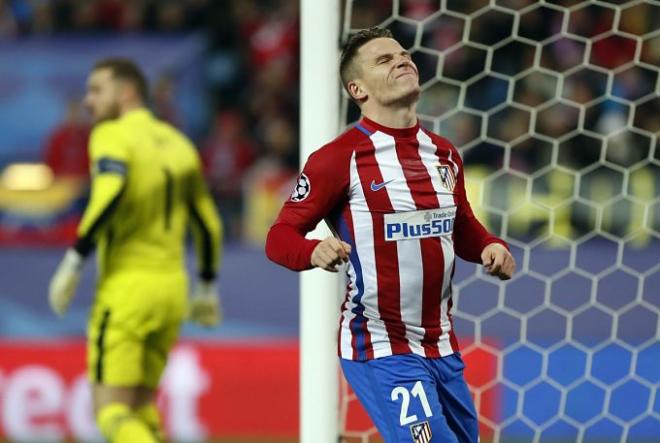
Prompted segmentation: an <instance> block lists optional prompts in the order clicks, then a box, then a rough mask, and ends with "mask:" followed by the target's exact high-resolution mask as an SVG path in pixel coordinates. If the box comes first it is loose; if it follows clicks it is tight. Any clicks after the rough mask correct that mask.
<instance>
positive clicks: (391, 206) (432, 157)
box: [349, 137, 458, 213]
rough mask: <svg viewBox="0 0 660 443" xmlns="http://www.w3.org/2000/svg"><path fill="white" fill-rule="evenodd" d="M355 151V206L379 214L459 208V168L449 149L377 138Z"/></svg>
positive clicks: (352, 189) (352, 197)
mask: <svg viewBox="0 0 660 443" xmlns="http://www.w3.org/2000/svg"><path fill="white" fill-rule="evenodd" d="M360 148H361V149H358V150H356V151H355V153H354V157H353V160H352V165H351V186H350V191H349V200H350V202H351V206H353V207H356V208H361V209H364V210H368V211H369V212H372V213H373V212H375V213H392V212H408V211H416V210H424V209H436V208H448V207H454V206H455V205H456V203H455V199H454V190H455V186H456V176H457V172H458V171H457V165H456V163H454V162H453V161H452V159H451V158H450V157H451V153H450V151H449V150H448V149H444V150H443V149H442V148H439V147H438V146H436V145H434V144H433V143H431V142H425V141H421V140H416V139H404V140H395V139H394V138H392V137H389V138H388V137H381V138H380V139H379V138H377V139H376V140H375V142H374V143H373V144H372V146H362V147H360Z"/></svg>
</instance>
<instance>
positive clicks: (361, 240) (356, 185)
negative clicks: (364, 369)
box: [342, 152, 392, 358]
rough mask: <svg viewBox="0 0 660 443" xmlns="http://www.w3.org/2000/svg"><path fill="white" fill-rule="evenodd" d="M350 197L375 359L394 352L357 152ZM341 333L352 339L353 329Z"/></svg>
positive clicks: (364, 299)
mask: <svg viewBox="0 0 660 443" xmlns="http://www.w3.org/2000/svg"><path fill="white" fill-rule="evenodd" d="M350 168H351V169H350V193H351V195H350V198H349V204H350V208H351V218H352V219H353V232H354V235H355V249H356V250H357V253H358V259H359V260H360V264H361V266H362V281H363V282H364V294H363V295H362V305H364V314H363V315H364V317H365V318H366V319H367V330H368V331H369V334H370V335H371V343H372V347H373V350H374V358H378V357H384V356H387V355H392V346H391V344H390V339H389V336H388V335H387V331H386V330H385V323H384V322H383V321H382V320H381V319H380V313H379V311H378V278H377V275H376V249H375V246H374V229H373V220H372V218H371V211H370V210H369V206H368V205H367V200H366V198H365V196H364V191H363V189H362V182H361V181H360V176H359V174H358V170H357V163H356V161H355V152H353V155H352V156H351V166H350ZM342 329H343V331H342V335H343V334H344V333H347V334H348V335H349V340H350V334H351V331H350V328H342Z"/></svg>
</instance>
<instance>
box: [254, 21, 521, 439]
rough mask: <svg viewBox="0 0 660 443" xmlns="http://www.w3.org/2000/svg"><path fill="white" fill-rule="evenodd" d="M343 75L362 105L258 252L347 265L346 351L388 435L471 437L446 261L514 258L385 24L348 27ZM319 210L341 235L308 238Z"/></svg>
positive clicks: (497, 264)
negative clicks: (421, 105) (469, 188)
mask: <svg viewBox="0 0 660 443" xmlns="http://www.w3.org/2000/svg"><path fill="white" fill-rule="evenodd" d="M340 74H341V78H342V82H343V84H344V87H345V88H346V90H347V91H348V93H349V94H350V96H351V98H352V99H353V100H354V101H355V102H356V103H357V104H358V106H359V107H360V109H361V111H362V116H363V117H362V119H361V120H360V121H359V123H358V124H357V125H356V126H355V127H354V128H352V129H350V130H348V131H347V132H345V133H344V134H342V135H340V136H339V137H338V138H336V139H335V140H333V141H332V142H330V143H329V144H327V145H325V146H323V147H322V148H321V149H319V150H318V151H316V152H315V153H314V154H312V155H311V156H310V157H309V159H308V161H307V164H306V165H305V167H304V168H303V172H302V174H301V175H300V177H299V178H298V182H297V184H296V187H295V189H294V191H293V194H292V195H291V198H290V199H289V200H288V201H287V202H286V203H285V204H284V207H283V208H282V211H281V212H280V214H279V217H278V218H277V220H276V221H275V223H274V224H273V226H272V228H271V230H270V232H269V234H268V239H267V242H266V253H267V255H268V257H269V258H270V259H271V260H273V261H275V262H276V263H279V264H281V265H284V266H286V267H288V268H290V269H293V270H297V271H301V270H305V269H310V268H314V267H318V268H322V269H325V270H327V271H330V272H337V266H338V265H339V264H341V263H343V262H346V263H347V265H346V272H347V277H348V280H349V284H348V290H347V294H346V299H345V301H344V303H343V304H342V307H341V316H340V327H339V346H338V348H339V349H338V351H339V356H340V362H341V366H342V369H343V372H344V375H345V376H346V379H347V380H348V382H349V383H350V385H351V387H352V388H353V390H354V391H355V392H356V394H357V396H358V398H359V399H360V401H361V403H362V404H363V406H364V407H365V408H366V410H367V412H368V413H369V415H370V417H371V418H372V420H373V421H374V423H375V425H376V426H377V428H378V430H379V431H380V433H381V434H382V436H383V437H384V439H385V441H386V442H416V443H418V442H428V441H431V438H432V439H433V441H439V442H445V443H447V442H475V443H476V442H477V440H478V421H477V416H476V411H475V408H474V404H473V402H472V399H471V397H470V393H469V391H468V387H467V385H466V383H465V380H464V377H463V367H464V365H463V361H462V360H461V356H460V354H459V352H458V344H457V342H456V337H455V336H454V332H453V328H452V319H451V309H452V285H451V279H452V275H453V273H454V259H455V256H456V255H458V256H459V257H461V258H463V259H464V260H467V261H470V262H474V263H482V264H483V266H484V268H485V270H486V271H487V272H488V273H489V274H491V275H493V276H496V277H499V278H500V279H502V280H506V279H509V278H510V277H511V275H512V274H513V272H514V269H515V262H514V259H513V257H512V256H511V254H510V253H509V250H508V247H507V245H506V243H505V242H504V241H503V240H501V239H499V238H497V237H495V236H493V235H492V234H489V233H488V232H487V231H486V229H485V228H484V227H483V226H482V225H481V224H480V223H479V221H477V219H476V218H475V217H474V215H473V213H472V210H471V208H470V204H469V202H468V200H467V198H466V193H465V178H464V175H463V163H462V161H461V158H460V156H459V153H458V151H457V150H456V148H455V147H454V146H452V144H451V143H450V142H449V141H447V140H446V139H444V138H442V137H440V136H438V135H436V134H434V133H432V132H429V131H427V130H425V129H423V128H421V127H420V125H419V122H418V119H417V116H416V111H415V108H416V104H417V101H418V99H419V95H420V86H419V76H418V72H417V67H416V66H415V64H414V63H413V62H412V60H411V57H410V54H409V53H408V52H407V51H405V50H404V49H403V48H402V47H401V45H400V44H399V43H398V42H397V41H396V40H395V39H394V38H393V37H392V34H391V33H390V32H389V31H388V30H386V29H382V28H378V27H375V28H370V29H367V30H362V31H360V32H358V33H357V34H355V35H353V36H352V37H351V38H350V39H349V41H348V43H347V45H346V47H345V48H344V51H343V53H342V56H341V63H340ZM322 219H325V220H326V221H327V222H328V224H329V225H330V226H331V228H332V230H333V231H334V232H335V233H336V237H331V238H327V239H325V240H323V241H319V240H308V239H305V237H304V236H305V234H306V233H308V232H309V231H311V230H312V229H313V228H314V227H315V226H316V224H317V223H318V222H319V221H320V220H322Z"/></svg>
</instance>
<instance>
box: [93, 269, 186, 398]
mask: <svg viewBox="0 0 660 443" xmlns="http://www.w3.org/2000/svg"><path fill="white" fill-rule="evenodd" d="M187 286H188V283H187V278H186V275H185V274H184V273H183V272H181V273H158V272H153V273H145V272H137V271H135V272H122V273H117V274H114V275H111V276H109V277H107V278H104V279H102V280H101V281H100V282H99V284H98V286H97V294H96V300H95V302H94V306H93V307H92V312H91V315H90V318H89V324H88V328H87V369H88V376H89V379H90V381H91V382H92V383H97V384H103V385H107V386H117V387H137V386H142V387H147V388H152V389H153V388H156V387H157V386H158V382H159V381H160V377H161V375H162V373H163V370H164V368H165V364H166V362H167V354H168V353H169V351H170V349H171V348H172V346H173V345H174V342H175V341H176V339H177V337H178V335H179V330H180V328H181V323H182V322H183V320H184V318H185V315H186V309H187V305H186V303H187V291H188V287H187Z"/></svg>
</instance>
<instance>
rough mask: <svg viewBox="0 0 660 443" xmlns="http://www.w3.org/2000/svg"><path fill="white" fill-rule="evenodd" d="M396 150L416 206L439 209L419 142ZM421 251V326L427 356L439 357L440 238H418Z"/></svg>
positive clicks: (403, 144) (399, 144)
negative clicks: (422, 276) (420, 152)
mask: <svg viewBox="0 0 660 443" xmlns="http://www.w3.org/2000/svg"><path fill="white" fill-rule="evenodd" d="M396 153H397V156H398V157H399V163H401V166H402V167H403V168H402V169H403V173H404V175H405V177H406V182H407V183H408V188H409V189H410V194H411V195H412V198H413V201H414V202H415V206H417V209H432V208H437V207H438V206H439V204H438V196H437V194H436V192H435V188H434V187H433V183H432V182H431V176H430V175H429V173H428V170H427V169H426V166H424V163H423V162H422V159H421V157H420V155H419V143H418V142H417V141H416V140H415V141H401V142H397V146H396ZM419 242H420V248H421V252H422V272H423V275H424V282H423V285H422V326H423V327H424V338H423V339H422V347H423V348H424V353H425V354H426V356H427V357H428V358H438V357H440V350H439V349H438V340H439V339H440V336H441V335H442V328H441V326H440V309H441V301H442V280H443V276H444V272H443V270H444V268H445V259H444V253H443V251H442V245H441V243H440V239H439V238H438V237H431V238H423V239H420V240H419ZM438 289H439V290H438Z"/></svg>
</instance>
